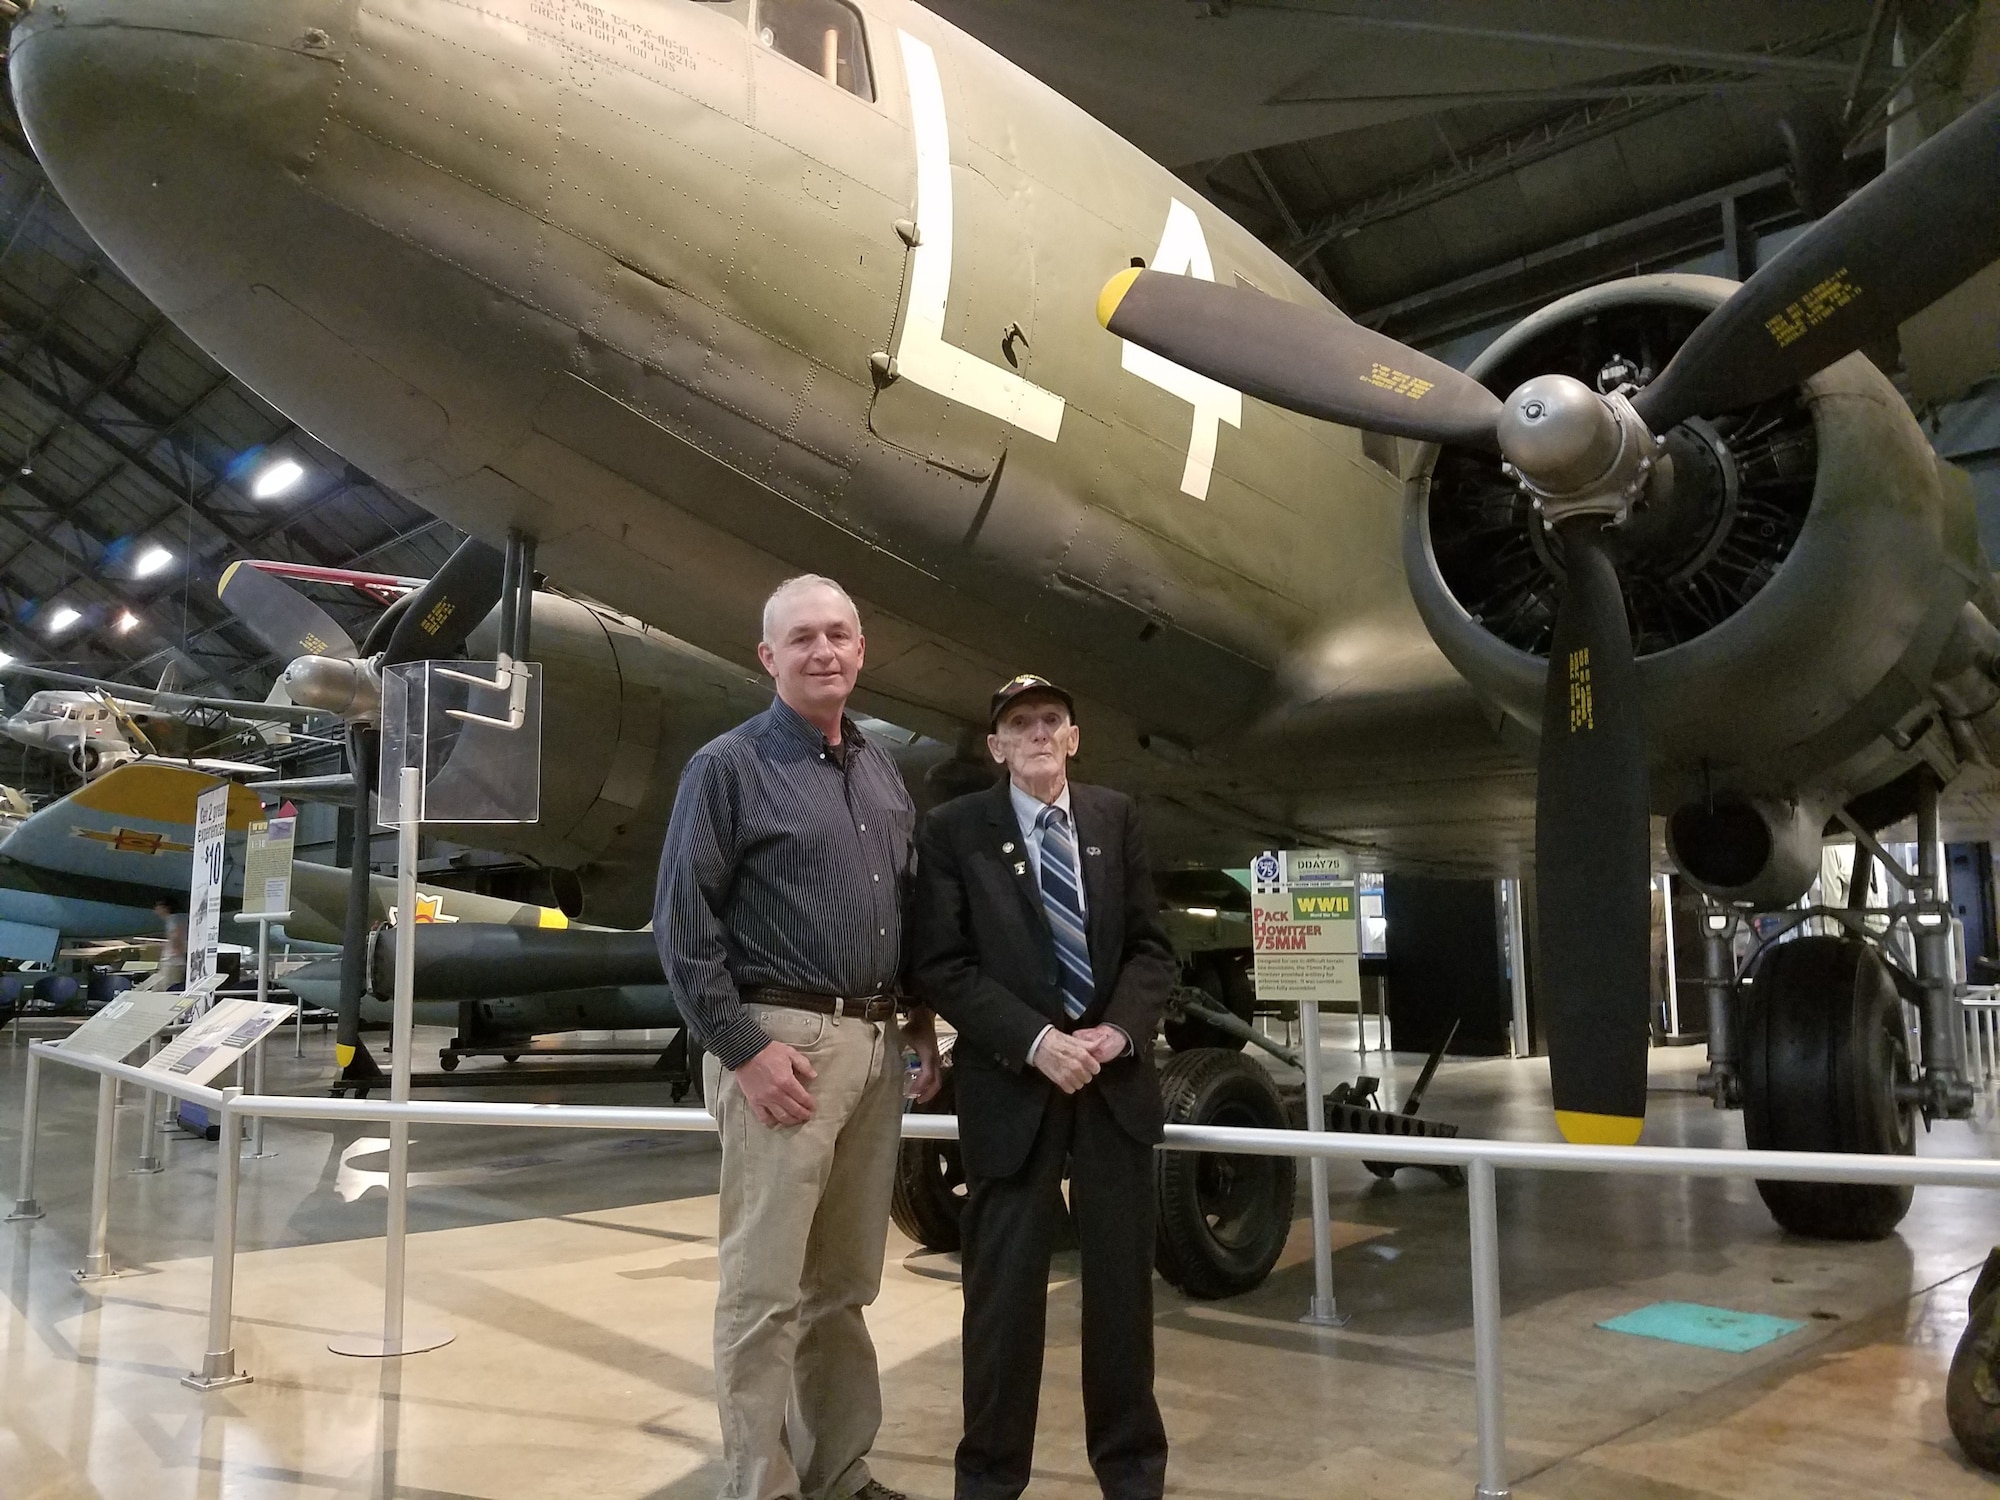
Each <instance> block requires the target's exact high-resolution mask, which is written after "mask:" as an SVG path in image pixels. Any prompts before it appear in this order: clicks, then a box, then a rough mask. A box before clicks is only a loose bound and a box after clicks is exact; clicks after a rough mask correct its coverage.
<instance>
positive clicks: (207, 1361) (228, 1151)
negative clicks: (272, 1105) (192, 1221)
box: [181, 1089, 250, 1391]
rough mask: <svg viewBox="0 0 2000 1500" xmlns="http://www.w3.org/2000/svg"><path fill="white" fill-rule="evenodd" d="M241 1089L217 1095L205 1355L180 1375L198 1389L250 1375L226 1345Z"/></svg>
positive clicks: (232, 1291)
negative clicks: (218, 1137) (219, 1145)
mask: <svg viewBox="0 0 2000 1500" xmlns="http://www.w3.org/2000/svg"><path fill="white" fill-rule="evenodd" d="M242 1092H243V1091H242V1090H241V1089H224V1090H223V1091H222V1109H221V1124H222V1140H223V1142H224V1143H226V1144H225V1149H223V1150H221V1151H219V1152H218V1153H217V1154H216V1158H215V1245H214V1248H213V1249H212V1250H211V1251H210V1252H209V1264H208V1352H207V1353H206V1354H204V1355H202V1357H201V1368H200V1369H199V1370H191V1371H189V1372H188V1373H187V1374H185V1375H183V1376H182V1377H181V1384H182V1385H186V1386H192V1387H194V1389H196V1390H198V1391H213V1390H219V1389H220V1388H221V1387H223V1386H226V1385H247V1384H249V1382H250V1376H249V1375H247V1374H246V1373H244V1372H243V1371H241V1370H239V1369H237V1368H236V1346H235V1345H234V1344H232V1343H230V1337H231V1333H230V1322H231V1320H232V1319H233V1318H234V1317H235V1299H236V1185H237V1179H238V1176H239V1171H240V1163H239V1161H238V1159H237V1155H236V1152H235V1150H234V1149H233V1143H234V1142H235V1140H236V1127H237V1120H236V1100H237V1098H238V1097H239V1096H240V1095H241V1094H242Z"/></svg>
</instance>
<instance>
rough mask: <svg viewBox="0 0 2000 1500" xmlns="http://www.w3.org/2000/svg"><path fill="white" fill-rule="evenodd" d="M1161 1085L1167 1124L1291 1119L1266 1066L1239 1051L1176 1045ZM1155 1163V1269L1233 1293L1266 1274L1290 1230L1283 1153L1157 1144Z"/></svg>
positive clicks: (1289, 1166) (1196, 1291) (1274, 1125)
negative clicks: (1230, 1152)
mask: <svg viewBox="0 0 2000 1500" xmlns="http://www.w3.org/2000/svg"><path fill="white" fill-rule="evenodd" d="M1160 1087H1161V1093H1162V1094H1163V1095H1164V1096H1165V1100H1166V1112H1167V1123H1168V1124H1170V1125H1233V1126H1248V1127H1255V1128H1259V1129H1265V1130H1283V1129H1285V1128H1286V1127H1287V1125H1288V1123H1289V1122H1288V1121H1287V1120H1286V1119H1285V1106H1284V1101H1283V1100H1281V1099H1280V1098H1279V1097H1278V1090H1277V1087H1276V1086H1275V1085H1274V1084H1273V1083H1272V1082H1271V1076H1270V1074H1268V1073H1266V1072H1265V1071H1264V1070H1263V1068H1261V1067H1259V1066H1258V1065H1257V1064H1256V1063H1255V1062H1253V1061H1252V1060H1251V1059H1249V1058H1247V1057H1244V1056H1242V1055H1241V1054H1239V1053H1236V1052H1227V1051H1223V1050H1221V1049H1219V1048H1214V1047H1209V1048H1201V1049H1198V1050H1196V1051H1192V1052H1182V1053H1178V1054H1176V1055H1175V1056H1174V1057H1173V1058H1172V1059H1170V1060H1169V1061H1168V1063H1167V1066H1166V1067H1165V1069H1163V1070H1162V1072H1161V1075H1160ZM1154 1162H1155V1166H1154V1173H1155V1180H1156V1182H1157V1184H1158V1188H1159V1229H1158V1243H1157V1249H1156V1251H1155V1255H1154V1261H1153V1263H1154V1265H1155V1267H1157V1269H1158V1270H1159V1273H1160V1275H1162V1276H1163V1277H1165V1278H1166V1279H1167V1280H1168V1281H1169V1282H1171V1283H1172V1284H1173V1285H1174V1286H1177V1287H1179V1288H1180V1289H1181V1290H1182V1291H1183V1292H1185V1293H1187V1295H1188V1296H1190V1297H1233V1296H1235V1295H1237V1294H1238V1293H1240V1292H1247V1291H1249V1290H1250V1289H1251V1288H1252V1287H1254V1286H1257V1285H1258V1284H1259V1283H1261V1282H1262V1281H1263V1280H1264V1278H1265V1277H1266V1276H1268V1275H1270V1274H1271V1267H1272V1266H1274V1265H1276V1264H1277V1261H1278V1256H1279V1254H1280V1252H1282V1251H1283V1250H1284V1248H1285V1241H1286V1239H1287V1238H1289V1237H1290V1235H1291V1232H1292V1202H1293V1196H1294V1192H1295V1189H1296V1186H1297V1183H1296V1172H1295V1164H1294V1163H1293V1161H1292V1159H1291V1158H1290V1157H1288V1156H1223V1155H1221V1154H1219V1153H1217V1152H1213V1151H1158V1152H1155V1153H1154Z"/></svg>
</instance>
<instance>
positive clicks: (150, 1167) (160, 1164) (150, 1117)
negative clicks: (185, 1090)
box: [132, 1032, 166, 1175]
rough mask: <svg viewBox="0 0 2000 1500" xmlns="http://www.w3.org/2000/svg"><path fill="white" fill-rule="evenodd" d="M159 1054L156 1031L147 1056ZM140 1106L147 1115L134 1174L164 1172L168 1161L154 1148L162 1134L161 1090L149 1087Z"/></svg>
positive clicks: (134, 1165) (158, 1040)
mask: <svg viewBox="0 0 2000 1500" xmlns="http://www.w3.org/2000/svg"><path fill="white" fill-rule="evenodd" d="M159 1055H160V1035H159V1033H158V1032H154V1033H153V1035H152V1036H150V1037H148V1038H147V1039H146V1056H147V1057H149V1058H150V1057H158V1056H159ZM139 1107H140V1108H141V1109H143V1110H144V1111H145V1116H144V1120H143V1123H142V1126H141V1129H140V1131H139V1159H138V1161H136V1162H135V1163H133V1165H132V1171H133V1173H134V1175H142V1174H145V1173H149V1172H164V1171H165V1170H166V1163H165V1161H163V1160H162V1159H161V1158H160V1155H159V1154H158V1153H157V1152H156V1151H154V1149H153V1148H154V1147H155V1146H156V1145H158V1144H159V1141H160V1136H161V1131H160V1095H159V1092H158V1091H157V1090H155V1089H147V1090H146V1092H145V1093H143V1094H141V1095H140V1096H139Z"/></svg>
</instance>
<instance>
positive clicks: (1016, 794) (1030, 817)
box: [1007, 779, 1076, 833]
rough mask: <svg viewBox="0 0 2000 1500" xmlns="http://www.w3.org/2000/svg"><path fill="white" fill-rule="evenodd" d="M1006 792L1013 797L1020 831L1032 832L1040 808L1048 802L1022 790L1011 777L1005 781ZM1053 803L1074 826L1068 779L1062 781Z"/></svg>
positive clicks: (1074, 817) (1074, 818)
mask: <svg viewBox="0 0 2000 1500" xmlns="http://www.w3.org/2000/svg"><path fill="white" fill-rule="evenodd" d="M1007 794H1008V795H1009V796H1010V797H1012V798H1013V799H1014V818H1015V821H1016V822H1018V823H1019V824H1020V825H1021V831H1022V832H1023V833H1028V832H1032V831H1033V829H1034V827H1035V824H1036V822H1037V821H1038V820H1039V819H1040V818H1041V816H1042V809H1043V808H1045V807H1047V806H1049V805H1050V804H1049V803H1046V802H1044V801H1042V799H1041V798H1039V797H1036V796H1033V795H1031V794H1029V793H1027V792H1024V791H1022V790H1021V789H1020V788H1019V787H1018V786H1016V785H1015V784H1014V782H1013V781H1012V780H1011V779H1009V781H1008V782H1007ZM1054 805H1055V806H1057V807H1060V808H1061V809H1062V810H1063V812H1064V813H1066V814H1067V815H1068V817H1069V821H1070V826H1071V827H1075V826H1076V814H1075V813H1073V812H1070V807H1069V782H1068V781H1064V782H1063V789H1062V790H1061V791H1060V792H1058V793H1057V794H1056V800H1055V803H1054Z"/></svg>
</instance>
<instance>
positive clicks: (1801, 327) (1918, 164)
mask: <svg viewBox="0 0 2000 1500" xmlns="http://www.w3.org/2000/svg"><path fill="white" fill-rule="evenodd" d="M1996 259H2000V93H1996V94H1994V95H1992V96H1991V97H1989V98H1988V99H1986V100H1985V101H1984V102H1983V103H1981V104H1978V105H1976V106H1974V107H1973V108H1972V109H1969V110H1967V111H1966V112H1965V113H1964V114H1962V115H1960V116H1959V117H1958V118H1957V119H1956V120H1954V121H1952V122H1951V124H1949V125H1947V126H1946V127H1945V128H1944V129H1943V130H1940V131H1939V132H1938V133H1937V134H1936V135H1934V136H1932V137H1931V138H1930V139H1929V140H1928V141H1926V142H1924V144H1923V145H1921V146H1919V147H1918V148H1917V149H1916V150H1915V151H1912V152H1911V153H1910V154H1909V155H1908V156H1906V157H1904V158H1903V159H1902V160H1901V161H1899V162H1897V163H1896V165H1895V166H1893V167H1891V168H1889V170H1888V171H1886V172H1884V173H1883V174H1882V175H1881V176H1880V177H1877V178H1876V179H1875V180H1874V181H1873V182H1871V183H1869V184H1868V186H1866V187H1865V188H1863V189H1862V190H1861V191H1860V192H1858V193H1856V194H1855V195H1854V196H1853V197H1851V198H1849V199H1848V200H1847V201H1846V202H1845V203H1843V204H1841V205H1840V207H1838V208H1836V209H1835V210H1834V211H1833V212H1832V213H1830V214H1828V215H1827V216H1826V217H1825V218H1823V219H1821V220H1820V221H1819V222H1818V223H1816V224H1814V225H1813V226H1812V227H1811V228H1810V229H1808V230H1807V231H1806V232H1805V233H1804V234H1802V235H1800V236H1799V237H1798V238H1797V239H1796V240H1794V241H1792V243H1791V244H1789V245H1787V246H1786V247H1785V248H1784V250H1783V251H1782V252H1781V253H1780V254H1779V255H1778V256H1777V257H1776V258H1775V259H1774V260H1773V261H1772V262H1771V263H1770V264H1769V265H1768V266H1766V267H1764V269H1763V270H1761V271H1759V272H1758V273H1757V274H1756V275H1755V276H1752V277H1751V278H1750V279H1749V280H1748V281H1746V282H1744V283H1743V285H1742V286H1741V287H1739V288H1738V289H1737V290H1736V292H1735V293H1734V295H1732V296H1731V297H1730V299H1729V300H1728V301H1727V302H1725V303H1723V304H1722V306H1720V307H1718V308H1717V309H1716V310H1715V311H1714V312H1712V313H1710V314H1709V315H1708V317H1707V318H1706V319H1705V320H1704V321H1703V322H1702V324H1701V326H1700V327H1698V328H1696V329H1695V331H1694V333H1693V334H1692V335H1691V336H1690V337H1689V339H1688V341H1687V342H1686V343H1685V344H1683V345H1681V348H1680V352H1679V353H1677V354H1676V355H1675V356H1674V357H1673V359H1672V360H1671V361H1670V362H1669V363H1668V365H1667V368H1666V369H1665V370H1664V371H1663V372H1662V373H1661V375H1660V377H1659V379H1657V380H1655V381H1654V382H1653V383H1652V384H1651V385H1649V386H1647V387H1646V388H1645V390H1643V391H1641V392H1640V393H1639V394H1638V395H1637V396H1635V397H1634V398H1633V405H1634V406H1636V407H1637V408H1638V410H1639V415H1640V416H1641V417H1643V418H1645V420H1646V425H1647V426H1648V427H1650V428H1652V430H1653V431H1654V432H1665V431H1667V429H1669V428H1670V427H1673V426H1675V425H1677V424H1678V423H1681V422H1684V421H1686V420H1687V419H1688V418H1689V417H1694V416H1701V415H1703V414H1705V413H1712V412H1723V411H1733V410H1735V409H1737V408H1738V407H1743V406H1748V405H1750V404H1751V403H1752V402H1756V401H1762V400H1765V399H1767V398H1768V397H1771V396H1775V395H1777V394H1778V392H1780V391H1782V390H1784V389H1785V388H1786V387H1788V386H1793V385H1797V384H1798V383H1799V382H1800V381H1801V380H1804V379H1805V378H1806V377H1807V376H1808V375H1811V374H1813V373H1815V372H1816V371H1819V370H1823V369H1825V368H1826V367H1827V366H1828V365H1830V364H1832V363H1833V362H1834V361H1835V360H1836V359H1839V358H1840V357H1841V356H1842V355H1844V354H1848V353H1851V352H1853V351H1854V350H1856V349H1859V348H1861V347H1862V346H1863V345H1864V344H1870V343H1873V342H1874V341H1875V340H1877V339H1881V338H1886V337H1887V336H1888V335H1889V334H1891V333H1893V332H1895V330H1896V328H1897V326H1898V325H1899V324H1901V323H1902V322H1903V321H1904V320H1905V319H1906V318H1909V317H1910V316H1911V315H1913V314H1915V313H1918V312H1921V311H1922V310H1923V309H1924V308H1926V307H1928V306H1930V305H1931V303H1933V302H1935V301H1937V299H1938V298H1940V297H1942V296H1943V295H1944V294H1945V293H1946V292H1948V291H1950V290H1951V289H1952V288H1953V287H1955V286H1957V285H1958V284H1959V283H1960V282H1961V281H1964V280H1965V279H1966V278H1967V277H1969V276H1971V275H1972V274H1973V273H1974V272H1975V271H1979V270H1981V269H1983V268H1984V267H1985V266H1987V265H1989V264H1991V263H1992V262H1993V261H1994V260H1996Z"/></svg>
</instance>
